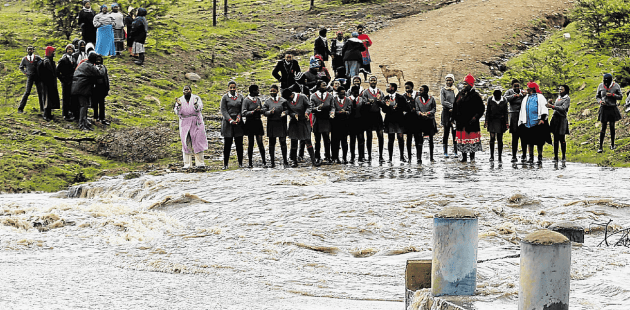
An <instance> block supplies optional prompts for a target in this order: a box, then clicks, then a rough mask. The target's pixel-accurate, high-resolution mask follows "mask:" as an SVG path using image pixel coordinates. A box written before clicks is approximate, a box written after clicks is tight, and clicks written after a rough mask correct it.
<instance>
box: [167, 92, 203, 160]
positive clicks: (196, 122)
mask: <svg viewBox="0 0 630 310" xmlns="http://www.w3.org/2000/svg"><path fill="white" fill-rule="evenodd" d="M179 102H180V106H179V107H177V106H176V107H175V114H177V115H178V116H179V136H180V138H181V139H182V151H183V152H184V153H186V154H193V153H194V154H196V153H199V152H203V151H205V150H207V149H208V138H207V137H206V127H205V126H204V123H203V116H202V115H201V109H202V108H203V103H202V102H201V98H199V96H197V95H192V96H190V102H188V101H186V98H185V97H184V96H181V97H180V98H179ZM195 103H197V108H195ZM189 135H190V140H189V141H186V139H187V137H188V136H189ZM187 142H189V143H187ZM190 146H192V150H191V149H190Z"/></svg>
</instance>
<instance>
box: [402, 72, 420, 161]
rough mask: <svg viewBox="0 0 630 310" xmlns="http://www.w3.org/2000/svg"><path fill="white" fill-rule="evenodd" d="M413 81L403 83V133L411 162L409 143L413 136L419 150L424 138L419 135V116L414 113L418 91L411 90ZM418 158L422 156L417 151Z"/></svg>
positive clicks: (408, 158) (411, 153)
mask: <svg viewBox="0 0 630 310" xmlns="http://www.w3.org/2000/svg"><path fill="white" fill-rule="evenodd" d="M413 87H414V85H413V82H411V81H407V82H406V83H405V93H404V94H403V96H402V97H403V99H405V103H406V105H407V107H408V110H409V111H408V112H407V113H405V116H404V126H405V134H406V135H407V137H406V138H407V139H406V140H407V160H408V161H409V162H411V156H412V155H413V152H412V151H411V144H412V142H413V139H414V137H415V139H416V150H419V149H420V148H419V147H420V144H421V143H422V141H423V140H424V139H423V137H422V135H420V133H421V132H420V123H419V116H418V113H416V112H417V111H416V97H418V92H416V91H415V90H413ZM417 156H418V159H419V160H420V157H422V154H421V153H417Z"/></svg>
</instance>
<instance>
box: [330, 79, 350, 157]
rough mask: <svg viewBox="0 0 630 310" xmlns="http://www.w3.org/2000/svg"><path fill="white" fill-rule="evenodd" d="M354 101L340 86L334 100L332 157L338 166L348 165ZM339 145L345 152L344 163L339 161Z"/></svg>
mask: <svg viewBox="0 0 630 310" xmlns="http://www.w3.org/2000/svg"><path fill="white" fill-rule="evenodd" d="M352 105H353V101H352V100H351V99H350V98H348V97H346V89H345V88H344V87H343V86H340V87H339V88H338V89H337V96H335V98H334V99H333V108H332V110H331V114H332V115H334V116H333V119H332V120H331V122H332V156H333V160H334V162H335V163H336V164H340V163H343V164H344V165H345V164H347V163H348V160H347V158H348V132H349V131H348V130H349V125H350V120H351V115H352ZM339 144H341V150H342V152H343V157H342V158H343V161H341V160H339Z"/></svg>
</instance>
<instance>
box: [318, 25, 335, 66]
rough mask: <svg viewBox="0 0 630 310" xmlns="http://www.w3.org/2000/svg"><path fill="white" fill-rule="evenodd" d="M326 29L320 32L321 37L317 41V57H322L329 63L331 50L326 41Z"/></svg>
mask: <svg viewBox="0 0 630 310" xmlns="http://www.w3.org/2000/svg"><path fill="white" fill-rule="evenodd" d="M327 31H328V30H326V28H322V29H321V30H319V37H317V39H315V48H314V52H315V55H322V58H323V60H324V61H328V55H330V54H331V53H330V49H329V48H328V40H326V32H327Z"/></svg>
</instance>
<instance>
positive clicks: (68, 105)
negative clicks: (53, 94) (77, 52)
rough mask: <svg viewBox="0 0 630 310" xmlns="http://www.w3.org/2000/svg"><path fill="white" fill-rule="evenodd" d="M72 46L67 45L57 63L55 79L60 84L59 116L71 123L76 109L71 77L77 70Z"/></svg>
mask: <svg viewBox="0 0 630 310" xmlns="http://www.w3.org/2000/svg"><path fill="white" fill-rule="evenodd" d="M72 54H74V46H73V45H72V44H68V45H67V46H66V53H65V54H63V56H62V57H61V59H60V60H59V62H57V77H58V78H59V81H60V82H61V94H62V98H63V101H62V105H61V115H62V116H63V118H64V119H65V120H66V121H73V120H74V119H75V117H76V116H77V114H75V113H76V109H75V108H74V106H73V104H72V94H71V93H72V77H73V76H74V70H75V69H76V68H77V64H76V62H75V61H74V57H72Z"/></svg>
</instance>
